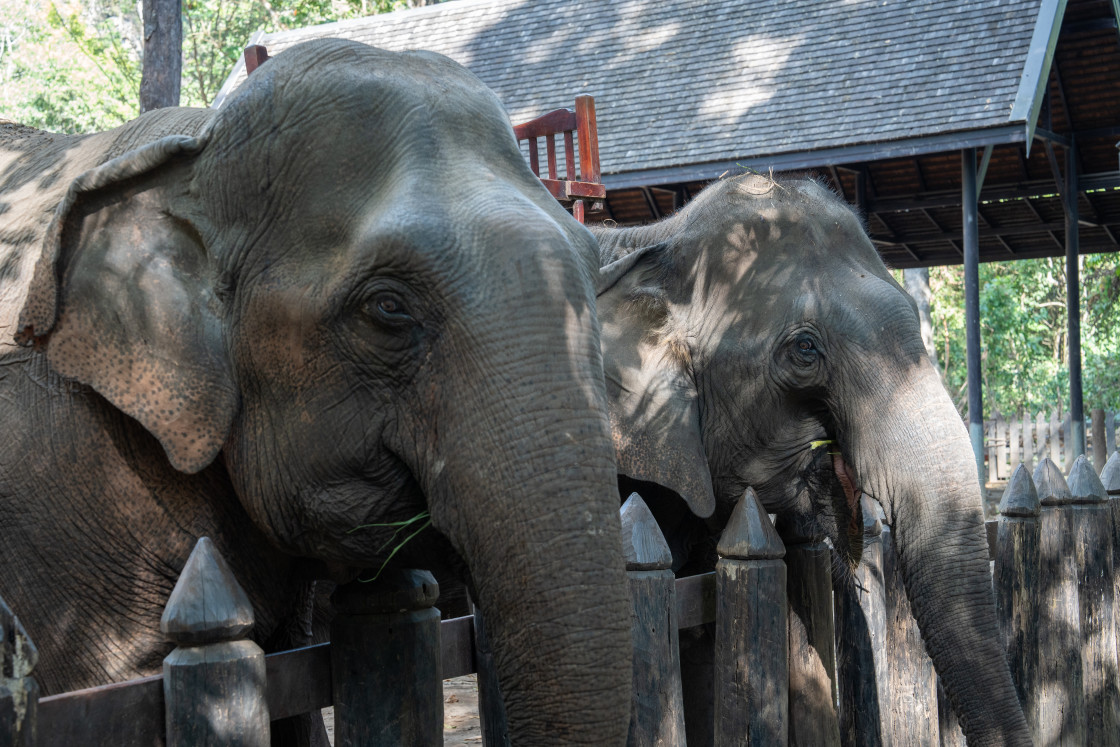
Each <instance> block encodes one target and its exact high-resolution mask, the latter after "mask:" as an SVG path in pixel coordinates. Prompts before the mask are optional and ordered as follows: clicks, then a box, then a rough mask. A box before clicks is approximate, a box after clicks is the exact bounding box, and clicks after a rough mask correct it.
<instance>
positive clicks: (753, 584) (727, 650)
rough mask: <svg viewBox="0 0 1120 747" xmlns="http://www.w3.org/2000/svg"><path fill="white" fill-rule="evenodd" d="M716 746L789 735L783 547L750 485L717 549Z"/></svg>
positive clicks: (776, 741) (780, 740) (783, 739)
mask: <svg viewBox="0 0 1120 747" xmlns="http://www.w3.org/2000/svg"><path fill="white" fill-rule="evenodd" d="M717 551H718V553H719V556H720V559H719V562H717V563H716V588H717V603H716V605H717V606H716V652H715V743H716V744H717V745H725V744H735V745H784V744H786V743H787V742H788V738H789V658H788V653H787V652H788V642H787V638H786V636H787V603H786V565H785V563H784V562H783V561H782V557H783V556H784V555H785V547H783V546H782V540H781V539H780V538H779V537H778V533H777V531H775V529H774V525H773V524H771V523H770V518H769V517H768V516H767V515H766V510H765V509H764V508H763V507H762V503H760V502H759V500H758V496H757V495H756V494H755V492H754V489H752V488H748V489H747V491H746V492H745V493H744V494H743V497H742V498H741V499H739V503H738V505H736V507H735V510H734V511H733V512H732V514H731V519H730V521H728V522H727V527H726V528H725V529H724V530H723V535H722V536H721V537H720V540H719V544H718V546H717Z"/></svg>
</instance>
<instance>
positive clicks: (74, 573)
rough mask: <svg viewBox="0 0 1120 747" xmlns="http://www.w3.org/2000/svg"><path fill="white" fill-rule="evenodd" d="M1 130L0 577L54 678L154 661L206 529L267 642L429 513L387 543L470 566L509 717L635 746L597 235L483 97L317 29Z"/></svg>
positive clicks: (422, 58)
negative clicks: (551, 190) (239, 59)
mask: <svg viewBox="0 0 1120 747" xmlns="http://www.w3.org/2000/svg"><path fill="white" fill-rule="evenodd" d="M0 148H2V150H0V329H2V330H3V331H4V333H5V334H4V336H5V338H6V339H7V342H2V343H0V421H2V422H3V424H4V434H3V440H2V441H0V537H2V541H0V594H2V595H3V597H4V598H5V599H6V600H7V601H8V603H9V604H10V606H11V607H12V608H13V609H14V610H15V611H16V613H17V614H18V615H20V617H21V618H22V620H23V622H24V624H25V626H26V628H27V630H28V632H29V633H30V635H31V637H32V638H33V640H35V641H36V643H37V644H38V645H39V648H40V651H41V654H42V659H41V663H40V666H39V668H38V678H39V680H40V682H41V684H42V686H43V688H44V690H45V691H46V692H47V693H56V692H59V691H62V690H66V689H72V688H77V687H81V686H87V685H94V684H100V683H105V682H109V681H119V680H123V679H127V678H130V677H134V676H137V675H142V674H148V673H151V672H152V671H153V670H155V669H158V667H159V665H160V661H161V659H162V657H163V656H164V655H165V654H166V653H167V650H168V648H169V646H168V644H166V643H165V642H164V641H162V640H161V639H160V634H159V618H160V614H161V611H162V608H163V606H164V604H165V602H166V601H167V597H168V595H169V594H170V592H171V590H172V586H173V584H174V582H175V580H176V577H177V576H178V573H179V571H180V569H181V568H182V566H183V564H184V562H185V560H186V558H187V555H188V554H189V552H190V550H191V548H192V546H193V545H194V543H195V540H196V539H197V538H198V537H199V536H200V535H209V536H210V537H211V538H212V539H213V541H214V542H215V544H216V545H217V547H218V549H219V550H220V551H221V552H222V553H223V554H224V555H225V557H226V558H227V560H228V561H229V562H230V565H231V566H232V568H233V570H234V572H235V574H236V576H237V577H238V579H239V580H240V581H241V583H242V584H243V585H244V586H245V587H246V589H247V591H248V592H249V595H250V598H251V600H252V602H253V605H254V608H255V612H256V620H257V627H256V636H257V637H258V639H259V640H262V641H265V642H267V641H269V640H273V641H277V640H281V639H284V638H285V632H286V631H285V630H284V628H285V625H286V621H289V620H291V619H293V617H294V609H293V608H294V607H295V605H296V601H295V600H297V599H300V598H301V594H300V592H301V591H302V590H304V587H305V586H306V584H307V582H308V580H309V579H312V578H315V577H319V576H323V575H330V577H332V578H334V579H347V578H352V577H353V575H354V573H355V571H356V569H360V568H363V567H368V568H374V569H376V568H379V567H380V566H381V564H382V563H384V562H385V561H386V560H387V558H388V556H389V552H390V551H391V550H392V548H393V547H394V546H395V545H396V543H394V542H391V541H390V540H391V539H392V537H393V533H394V531H395V529H394V528H392V527H376V526H370V525H376V524H389V523H393V522H401V521H406V520H409V519H414V518H416V517H418V516H422V515H423V514H424V513H425V512H427V513H428V514H429V517H430V522H431V529H430V530H426V531H424V532H421V533H420V534H419V535H417V536H415V537H414V538H413V539H411V540H410V541H409V542H407V543H406V544H405V545H404V546H403V547H402V548H401V549H400V552H399V553H397V555H396V556H395V557H394V558H393V562H394V563H399V564H400V565H402V566H410V567H421V568H432V569H439V568H443V569H445V570H448V569H449V570H450V572H452V573H456V574H458V575H459V576H460V577H463V578H465V579H466V580H467V581H468V582H469V583H470V585H471V587H472V596H473V597H474V599H475V600H476V601H477V603H478V604H479V606H480V607H481V609H482V610H483V612H484V614H485V616H486V621H487V625H488V629H489V633H490V635H491V638H492V642H493V648H494V652H495V657H496V664H497V670H498V675H499V678H500V680H501V682H502V687H503V690H504V692H505V693H506V704H507V708H508V713H509V721H510V733H511V736H512V737H513V739H514V741H515V742H517V743H521V744H546V743H547V744H616V743H619V744H620V743H621V742H622V741H624V740H625V735H626V725H627V721H628V713H629V696H628V688H629V682H630V665H629V656H630V654H629V623H628V620H627V612H626V610H627V605H626V596H625V595H626V589H625V578H624V572H623V564H622V560H621V553H620V550H619V547H618V545H619V541H618V537H619V534H618V533H619V524H618V518H617V510H618V502H617V493H616V477H615V475H616V471H615V464H614V458H613V450H612V448H611V442H610V434H609V424H608V419H607V405H606V396H605V391H604V385H603V377H602V361H601V353H600V339H599V326H598V322H597V320H596V314H595V304H594V301H595V283H596V278H597V272H598V262H597V260H598V250H597V246H596V244H595V241H594V239H593V237H592V236H591V235H590V233H588V232H587V231H586V230H585V229H584V228H583V227H582V226H580V225H579V224H577V223H576V222H575V221H574V220H572V219H571V218H570V216H567V215H566V214H565V213H564V211H563V209H562V208H561V207H560V206H559V205H558V204H557V203H556V202H555V201H554V200H553V199H552V197H551V196H550V195H549V194H548V192H547V191H545V189H544V188H543V187H542V185H541V184H540V182H539V180H538V179H537V178H536V177H535V176H534V175H533V174H532V173H531V172H530V171H529V170H528V168H527V166H526V165H525V164H524V161H523V158H522V156H521V154H520V153H519V151H518V149H517V145H516V142H515V140H514V138H513V134H512V131H511V128H510V125H509V122H508V118H507V116H506V114H505V112H504V110H503V108H502V106H501V105H500V103H499V102H498V100H497V98H496V97H495V96H494V95H493V93H492V92H490V91H489V90H488V89H486V88H485V87H484V86H483V85H482V84H481V83H480V82H479V81H478V80H477V79H476V78H475V77H473V76H472V75H471V74H470V73H468V72H467V71H466V70H465V69H464V68H462V67H460V66H458V65H457V64H455V63H453V62H451V61H450V60H447V59H446V58H443V57H440V56H438V55H434V54H429V53H405V54H396V53H388V52H384V51H380V50H375V49H373V48H370V47H367V46H365V45H361V44H355V43H350V42H342V41H338V40H327V41H318V42H310V43H307V44H303V45H299V46H296V47H293V48H291V49H290V50H288V51H285V52H283V53H281V54H280V55H278V56H277V57H275V58H274V59H272V60H270V61H268V62H266V63H265V64H264V65H262V66H261V67H260V68H259V69H258V70H257V71H256V72H254V74H253V75H252V77H251V78H250V79H249V80H248V82H247V83H246V84H244V85H243V86H242V87H241V88H240V89H239V90H238V91H237V92H236V93H235V94H234V95H233V96H232V97H231V99H230V100H229V101H228V103H226V105H225V106H224V107H223V108H222V109H221V110H220V111H219V112H217V113H212V112H208V111H192V110H172V111H156V112H152V113H150V114H147V115H144V116H142V117H140V118H139V119H137V120H135V121H133V122H131V123H129V124H127V125H125V126H123V127H121V128H119V129H116V130H113V131H110V132H105V133H101V134H94V135H88V136H73V137H71V136H63V135H55V134H50V133H44V132H39V131H35V130H31V129H29V128H24V127H19V126H16V125H11V124H4V125H0ZM17 343H18V344H17ZM305 597H306V595H302V598H305Z"/></svg>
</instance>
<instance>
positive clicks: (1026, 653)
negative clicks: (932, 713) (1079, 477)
mask: <svg viewBox="0 0 1120 747" xmlns="http://www.w3.org/2000/svg"><path fill="white" fill-rule="evenodd" d="M1041 512H1042V505H1041V503H1039V500H1038V491H1037V490H1036V489H1035V485H1034V480H1032V479H1031V476H1030V473H1029V472H1027V468H1026V467H1024V466H1023V465H1022V464H1020V465H1019V466H1018V467H1016V468H1015V472H1014V473H1013V474H1012V475H1011V480H1010V481H1009V482H1008V483H1007V489H1006V490H1004V491H1003V499H1002V500H1001V501H1000V504H999V530H998V537H999V539H998V540H997V542H996V561H995V577H994V586H995V592H996V610H997V613H998V617H999V627H1000V633H1001V634H1002V635H1003V640H1004V644H1005V645H1006V647H1007V665H1008V667H1009V668H1010V669H1011V679H1012V680H1013V681H1014V682H1015V692H1016V693H1017V694H1018V696H1019V703H1020V705H1022V706H1023V713H1024V714H1025V715H1026V717H1027V725H1028V726H1030V729H1031V734H1032V735H1033V736H1034V740H1035V742H1038V740H1039V711H1038V692H1039V686H1040V685H1039V669H1038V610H1039V603H1040V599H1039V596H1040V594H1041V593H1043V592H1042V589H1041V587H1040V586H1039V575H1038V574H1039V542H1040V535H1039V531H1040V527H1039V514H1040V513H1041Z"/></svg>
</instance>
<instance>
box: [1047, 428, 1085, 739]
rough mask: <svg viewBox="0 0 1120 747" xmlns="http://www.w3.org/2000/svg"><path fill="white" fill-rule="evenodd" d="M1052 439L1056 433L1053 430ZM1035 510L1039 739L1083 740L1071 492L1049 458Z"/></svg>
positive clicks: (1081, 684)
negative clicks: (1037, 531)
mask: <svg viewBox="0 0 1120 747" xmlns="http://www.w3.org/2000/svg"><path fill="white" fill-rule="evenodd" d="M1051 438H1052V439H1054V440H1056V439H1057V433H1056V432H1052V436H1051ZM1034 484H1035V487H1036V488H1037V489H1038V497H1039V499H1040V500H1041V502H1042V512H1041V514H1040V515H1039V520H1040V525H1041V530H1040V542H1039V585H1038V588H1039V590H1040V592H1041V599H1040V600H1039V614H1038V640H1039V653H1038V667H1039V689H1038V713H1039V731H1040V733H1039V735H1038V736H1039V744H1046V745H1051V744H1053V745H1084V744H1085V718H1086V715H1085V690H1084V685H1083V674H1082V664H1081V613H1080V608H1079V602H1078V597H1077V550H1076V548H1075V547H1074V531H1073V518H1072V516H1071V515H1070V514H1071V511H1070V505H1071V504H1072V502H1073V496H1072V494H1071V493H1070V491H1069V485H1067V484H1066V480H1065V478H1064V477H1063V476H1062V472H1061V470H1060V469H1058V465H1056V464H1055V463H1054V460H1052V459H1050V458H1049V457H1046V458H1044V459H1043V460H1042V461H1040V462H1039V463H1038V466H1037V467H1035V470H1034Z"/></svg>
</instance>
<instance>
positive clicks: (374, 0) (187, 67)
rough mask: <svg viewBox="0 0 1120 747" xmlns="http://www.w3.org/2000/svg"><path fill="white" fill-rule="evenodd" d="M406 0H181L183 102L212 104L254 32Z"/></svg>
mask: <svg viewBox="0 0 1120 747" xmlns="http://www.w3.org/2000/svg"><path fill="white" fill-rule="evenodd" d="M406 5H407V2H406V0H272V2H245V0H183V60H184V61H183V92H182V97H183V98H182V104H183V105H184V106H210V103H211V102H212V101H213V100H214V96H215V95H216V94H217V93H218V91H219V89H221V86H222V83H223V82H225V79H226V77H227V76H228V75H229V73H230V71H231V70H232V69H233V66H234V65H235V64H236V63H237V58H238V57H239V56H240V55H241V53H242V50H243V49H244V48H245V45H246V44H247V43H248V40H249V37H250V36H251V35H252V34H253V33H254V32H255V31H260V30H263V31H266V32H269V33H272V32H276V31H286V30H288V29H296V28H303V27H304V26H314V25H317V24H321V23H328V22H332V21H341V20H345V19H348V18H360V17H362V16H367V15H373V14H376V13H385V12H388V11H391V10H397V9H398V8H403V7H406Z"/></svg>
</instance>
